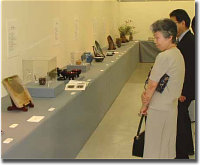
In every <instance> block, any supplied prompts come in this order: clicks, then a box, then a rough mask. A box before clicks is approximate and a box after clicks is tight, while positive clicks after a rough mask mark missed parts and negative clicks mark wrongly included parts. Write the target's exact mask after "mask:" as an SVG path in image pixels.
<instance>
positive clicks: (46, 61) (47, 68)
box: [22, 56, 57, 83]
mask: <svg viewBox="0 0 200 165" xmlns="http://www.w3.org/2000/svg"><path fill="white" fill-rule="evenodd" d="M56 67H57V58H56V57H49V56H36V57H29V56H27V57H24V58H23V60H22V69H23V82H24V83H29V82H33V81H35V82H37V83H38V81H39V78H40V77H45V78H46V81H47V82H53V81H56V75H57V73H56Z"/></svg>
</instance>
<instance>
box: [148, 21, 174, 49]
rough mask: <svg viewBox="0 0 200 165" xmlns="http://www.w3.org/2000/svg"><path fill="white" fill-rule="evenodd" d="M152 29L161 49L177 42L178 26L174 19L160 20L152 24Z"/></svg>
mask: <svg viewBox="0 0 200 165" xmlns="http://www.w3.org/2000/svg"><path fill="white" fill-rule="evenodd" d="M151 30H152V32H153V34H154V37H155V44H156V46H157V48H158V49H160V50H161V51H163V50H167V49H169V48H170V47H171V46H172V44H175V43H176V36H177V27H176V24H175V23H174V22H173V21H172V20H170V19H168V18H165V19H163V20H158V21H156V22H154V23H153V24H152V25H151Z"/></svg>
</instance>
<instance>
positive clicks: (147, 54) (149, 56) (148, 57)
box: [140, 41, 161, 62]
mask: <svg viewBox="0 0 200 165" xmlns="http://www.w3.org/2000/svg"><path fill="white" fill-rule="evenodd" d="M160 52H161V51H160V50H159V49H158V48H157V47H156V45H155V43H154V42H153V41H140V62H155V59H156V56H157V55H158V53H160Z"/></svg>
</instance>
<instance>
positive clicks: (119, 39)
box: [116, 38, 122, 48]
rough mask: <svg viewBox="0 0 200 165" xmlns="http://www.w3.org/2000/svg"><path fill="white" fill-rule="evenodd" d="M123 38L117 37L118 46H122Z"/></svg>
mask: <svg viewBox="0 0 200 165" xmlns="http://www.w3.org/2000/svg"><path fill="white" fill-rule="evenodd" d="M121 43H122V39H121V38H116V45H117V47H118V48H120V47H121Z"/></svg>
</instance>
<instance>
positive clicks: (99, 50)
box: [93, 41, 105, 57]
mask: <svg viewBox="0 0 200 165" xmlns="http://www.w3.org/2000/svg"><path fill="white" fill-rule="evenodd" d="M95 47H96V55H94V56H103V57H105V55H104V53H103V51H102V49H101V46H100V44H99V43H98V42H97V41H95ZM93 50H94V49H93Z"/></svg>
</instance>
